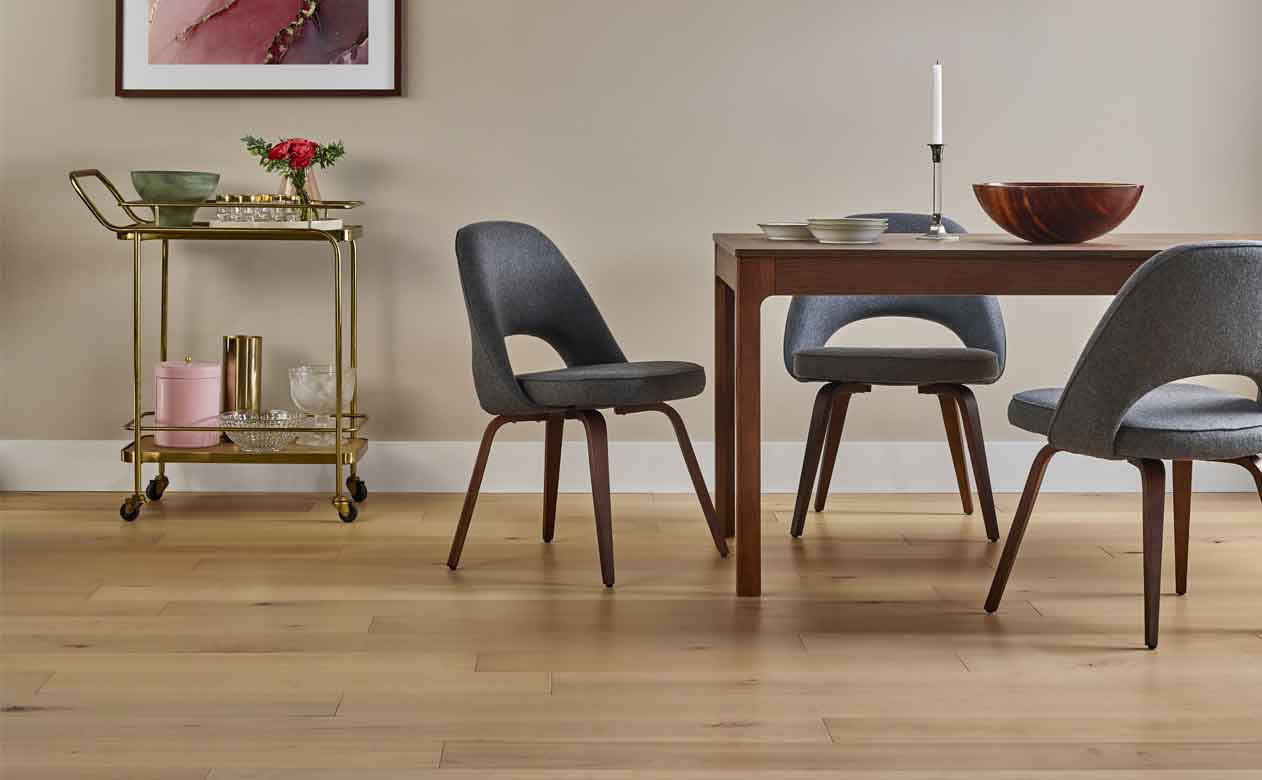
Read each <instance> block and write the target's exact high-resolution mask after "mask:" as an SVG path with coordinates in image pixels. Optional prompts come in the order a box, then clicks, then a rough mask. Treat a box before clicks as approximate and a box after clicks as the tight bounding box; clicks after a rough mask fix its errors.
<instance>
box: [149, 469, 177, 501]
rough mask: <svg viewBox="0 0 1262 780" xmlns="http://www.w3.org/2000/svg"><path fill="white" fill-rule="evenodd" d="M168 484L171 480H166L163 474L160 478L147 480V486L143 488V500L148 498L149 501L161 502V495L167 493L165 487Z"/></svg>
mask: <svg viewBox="0 0 1262 780" xmlns="http://www.w3.org/2000/svg"><path fill="white" fill-rule="evenodd" d="M170 484H171V480H169V479H167V478H166V475H165V474H164V475H162V476H160V477H154V478H153V479H151V480H149V486H148V487H146V488H145V498H148V499H149V500H150V501H161V500H162V494H163V493H165V492H167V486H168V485H170Z"/></svg>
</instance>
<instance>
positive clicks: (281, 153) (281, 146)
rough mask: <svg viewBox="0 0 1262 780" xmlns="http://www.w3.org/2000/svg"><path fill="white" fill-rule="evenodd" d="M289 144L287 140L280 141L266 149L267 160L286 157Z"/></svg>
mask: <svg viewBox="0 0 1262 780" xmlns="http://www.w3.org/2000/svg"><path fill="white" fill-rule="evenodd" d="M290 145H291V143H290V142H289V141H281V142H280V143H278V144H276V145H275V146H273V147H272V148H271V149H268V150H267V159H269V160H283V159H285V158H286V157H288V156H289V147H290Z"/></svg>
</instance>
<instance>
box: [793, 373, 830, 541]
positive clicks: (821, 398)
mask: <svg viewBox="0 0 1262 780" xmlns="http://www.w3.org/2000/svg"><path fill="white" fill-rule="evenodd" d="M836 391H837V384H836V383H835V382H829V383H828V384H826V385H824V386H823V387H821V388H820V389H819V392H817V393H816V394H815V405H814V407H812V408H811V423H810V425H809V426H808V427H807V429H806V453H805V454H804V455H803V456H802V474H801V476H800V477H798V495H797V501H795V502H794V504H793V522H792V524H791V525H790V526H789V533H790V534H791V535H792V536H794V537H795V538H796V537H799V536H801V535H802V529H803V528H805V526H806V509H807V507H808V506H809V505H810V502H811V486H812V485H814V484H815V472H816V471H817V470H819V454H820V450H821V449H822V448H823V446H824V436H825V435H826V434H827V432H828V427H829V423H828V421H829V417H830V414H829V412H830V410H831V409H832V406H833V398H834V395H835V393H836Z"/></svg>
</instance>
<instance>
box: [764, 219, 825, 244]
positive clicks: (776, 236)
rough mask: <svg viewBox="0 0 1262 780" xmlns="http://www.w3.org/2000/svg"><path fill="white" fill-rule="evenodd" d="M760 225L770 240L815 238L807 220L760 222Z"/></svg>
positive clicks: (808, 239)
mask: <svg viewBox="0 0 1262 780" xmlns="http://www.w3.org/2000/svg"><path fill="white" fill-rule="evenodd" d="M758 227H760V228H762V232H763V235H765V236H766V237H767V239H768V240H770V241H811V240H813V239H814V238H815V237H814V236H812V235H811V230H810V228H809V227H807V224H806V223H805V222H798V221H788V220H786V221H783V222H759V223H758Z"/></svg>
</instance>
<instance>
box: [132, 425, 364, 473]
mask: <svg viewBox="0 0 1262 780" xmlns="http://www.w3.org/2000/svg"><path fill="white" fill-rule="evenodd" d="M323 432H324V433H328V428H325V429H324V430H323ZM140 443H141V448H140V462H141V463H157V464H159V465H161V464H163V463H275V464H281V463H284V464H298V465H320V464H329V463H334V462H336V461H335V459H336V458H337V457H338V455H337V454H335V453H334V452H333V448H332V447H304V446H301V445H296V444H295V445H291V446H289V447H285V448H284V449H281V450H277V451H276V452H243V451H242V450H241V448H240V447H238V446H237V445H235V444H229V443H227V442H224V443H223V444H216V445H215V446H213V447H198V448H196V449H194V448H190V447H162V446H159V445H158V444H156V443H155V442H154V440H153V437H152V436H145V437H144V438H142V439H141V441H140ZM340 450H341V458H342V464H343V465H345V466H354V465H355V464H356V463H358V462H359V460H360V459H361V458H362V457H363V456H364V453H366V452H368V440H367V439H358V438H356V439H346V440H344V441H343V442H342V446H341V448H340ZM121 457H122V460H123V462H124V463H135V462H136V443H135V442H132V443H130V444H128V445H127V446H126V447H123V449H122V452H121Z"/></svg>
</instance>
